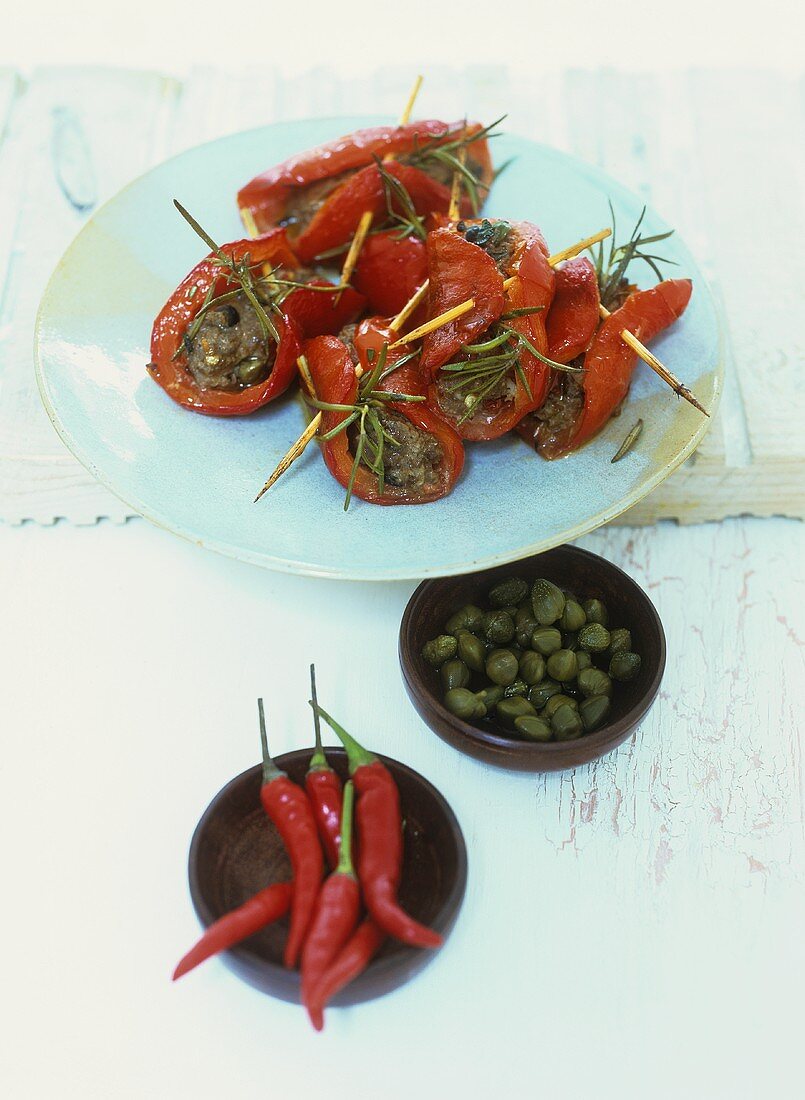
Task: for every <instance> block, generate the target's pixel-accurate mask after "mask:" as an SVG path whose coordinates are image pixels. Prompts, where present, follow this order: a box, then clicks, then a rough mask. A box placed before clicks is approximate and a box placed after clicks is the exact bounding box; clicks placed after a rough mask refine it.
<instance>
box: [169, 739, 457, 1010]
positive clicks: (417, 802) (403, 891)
mask: <svg viewBox="0 0 805 1100" xmlns="http://www.w3.org/2000/svg"><path fill="white" fill-rule="evenodd" d="M326 752H327V759H328V761H329V763H330V765H331V766H332V767H333V768H335V770H336V771H337V772H338V773H339V775H340V776H341V778H342V779H344V780H346V779H347V778H348V769H347V758H346V753H345V752H344V750H343V749H340V748H336V749H331V748H328V749H327V750H326ZM310 755H311V752H310V750H309V749H302V750H299V751H297V752H289V753H286V754H285V755H284V756H279V757H277V759H276V763H277V765H278V766H279V767H280V768H282V770H283V771H285V772H287V773H288V775H289V776H290V777H291V779H293V780H295V781H296V782H297V783H304V780H305V772H306V771H307V767H308V763H309V761H310ZM380 759H381V760H382V761H383V763H384V764H385V765H386V767H387V768H389V769H390V771H391V773H392V775H393V776H394V779H395V781H396V783H397V787H398V789H399V792H400V804H401V808H402V813H403V818H404V821H405V828H404V857H403V876H402V882H401V883H400V891H399V899H400V903H401V904H402V906H403V908H405V909H406V910H407V911H408V912H409V913H410V914H411V915H412V916H413V917H415V918H416V919H417V920H419V921H422V922H423V923H424V924H427V925H428V926H429V927H431V928H435V929H436V931H437V932H439V933H441V935H442V936H443V937H444V938H445V939H446V938H447V936H448V934H449V932H450V930H451V929H452V927H453V925H454V923H455V921H456V918H457V916H458V911H459V909H460V908H461V902H462V900H463V898H464V890H465V887H466V884H467V850H466V847H465V845H464V837H463V836H462V834H461V829H460V828H459V824H458V822H457V821H456V817H455V814H454V813H453V811H452V810H451V809H450V807H449V806H448V804H447V803H446V802H445V800H444V798H443V797H442V796H441V795H440V794H439V792H438V791H437V790H436V788H435V787H433V786H432V785H431V784H430V783H429V782H428V781H427V780H426V779H423V777H422V776H421V775H419V774H417V772H415V771H412V769H411V768H407V767H406V766H405V764H400V763H398V762H397V761H396V760H390V759H389V758H388V757H385V756H381V757H380ZM261 776H262V769H261V768H260V766H259V765H257V766H256V767H254V768H250V769H249V770H248V771H245V772H243V773H241V775H239V776H237V777H236V778H235V779H233V780H232V781H231V782H230V783H227V785H226V786H225V787H224V788H223V790H221V791H219V792H218V794H217V795H216V796H215V798H214V799H213V800H212V802H211V803H210V805H209V806H208V807H207V809H206V810H205V811H204V815H203V817H202V818H201V820H200V821H199V823H198V825H197V826H196V831H195V833H194V834H193V839H192V841H191V844H190V857H189V861H188V874H189V878H190V896H191V898H192V900H193V906H194V907H195V910H196V914H197V915H198V918H199V920H200V921H201V923H202V924H203V925H204V926H205V928H206V927H207V926H208V925H210V924H212V922H213V921H214V920H217V919H218V918H219V917H221V916H223V914H224V913H226V912H228V911H229V910H230V909H234V908H236V906H238V905H241V904H242V903H243V902H244V901H246V899H247V898H248V897H250V896H251V895H252V894H254V893H256V892H257V891H258V890H261V889H263V888H264V887H265V886H268V885H269V884H270V883H272V882H280V881H284V880H287V879H289V878H290V873H291V872H290V864H289V862H288V856H287V854H286V852H285V847H284V845H283V843H282V840H281V839H280V835H279V833H278V832H277V830H276V829H275V828H274V826H273V825H272V824H271V822H270V821H269V820H268V818H267V817H266V815H265V812H264V811H263V808H262V806H261V804H260V784H261ZM287 935H288V921H287V918H286V919H284V920H281V921H278V922H277V923H276V924H274V925H270V926H269V927H268V928H265V929H263V930H262V931H261V932H258V933H257V934H256V935H254V936H251V937H250V938H249V939H248V940H245V941H244V942H243V943H242V944H239V945H238V946H237V947H234V948H232V949H231V950H229V951H224V952H223V953H222V954H221V958H222V959H223V961H224V962H225V963H226V964H227V966H229V968H230V969H231V970H234V972H235V973H236V974H237V975H238V976H239V977H241V978H243V979H244V981H247V982H249V984H250V985H253V986H255V987H256V988H257V989H260V990H262V991H263V992H265V993H270V994H271V995H272V996H274V997H279V998H281V999H282V1000H283V1001H294V1002H296V1003H297V1004H298V1003H299V999H300V998H299V972H298V971H296V970H287V969H286V968H285V967H284V966H283V964H282V951H283V947H284V946H285V940H286V937H287ZM436 954H437V952H435V951H430V950H423V949H418V948H413V947H407V946H405V945H404V944H401V943H397V942H396V941H392V940H387V941H386V943H385V944H384V945H383V947H382V948H381V949H380V951H379V952H378V954H377V955H376V956H375V958H374V959H373V960H372V962H371V963H370V964H369V966H368V967H367V968H366V970H365V971H364V972H363V974H361V975H360V976H359V977H357V978H356V979H355V981H354V982H352V983H351V984H350V985H348V986H347V987H346V988H345V989H343V990H342V991H341V992H340V993H339V994H338V996H337V997H335V998H334V999H333V1001H332V1003H333V1004H334V1005H350V1004H357V1003H358V1002H360V1001H368V1000H371V999H372V998H373V997H379V996H381V994H383V993H388V992H389V991H390V990H392V989H396V988H397V986H399V985H402V984H403V983H404V982H407V981H408V979H409V978H412V977H413V976H414V975H415V974H416V973H418V972H419V971H420V970H422V968H423V967H425V966H427V964H428V963H429V962H430V961H431V959H433V958H434V957H435V955H436Z"/></svg>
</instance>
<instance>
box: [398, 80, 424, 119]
mask: <svg viewBox="0 0 805 1100" xmlns="http://www.w3.org/2000/svg"><path fill="white" fill-rule="evenodd" d="M423 79H424V78H423V77H422V76H420V75H417V78H416V80H415V81H414V83H413V86H412V88H411V92H410V94H409V96H408V102H407V103H406V104H405V108H404V110H403V113H402V114H401V115H400V126H405V124H406V122H410V121H411V112H412V111H413V109H414V103H416V97H417V96H418V95H419V89H420V88H421V87H422V81H423Z"/></svg>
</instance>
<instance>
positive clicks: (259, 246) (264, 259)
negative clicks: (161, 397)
mask: <svg viewBox="0 0 805 1100" xmlns="http://www.w3.org/2000/svg"><path fill="white" fill-rule="evenodd" d="M221 251H222V252H223V253H225V254H226V255H227V256H230V257H231V258H232V259H234V260H236V261H239V260H242V259H243V258H244V257H245V256H246V255H247V254H248V257H249V261H250V264H251V265H254V266H255V267H260V266H262V264H264V263H270V264H274V265H278V264H279V265H288V266H290V267H294V268H295V267H298V261H297V259H296V257H295V256H294V254H293V252H292V251H291V249H290V248H289V247H288V242H287V239H286V236H285V232H284V230H281V229H274V230H272V231H271V232H270V233H266V234H265V235H264V236H262V237H258V238H256V239H255V240H253V241H250V240H243V241H234V242H232V243H231V244H225V245H222V246H221ZM238 285H239V284H238V283H237V281H236V280H234V279H233V278H232V276H231V274H230V275H229V276H228V275H227V271H226V269H225V268H224V267H222V266H221V264H220V263H219V262H217V260H216V258H215V256H214V255H213V254H212V253H210V255H209V256H207V257H206V258H205V259H203V260H202V261H201V262H200V263H198V264H196V266H195V267H194V268H193V270H192V271H191V272H190V274H189V275H187V276H186V278H184V279H183V280H182V282H181V283H180V284H179V286H178V287H177V288H176V290H175V291H174V292H173V294H171V296H170V298H169V299H168V301H167V302H166V303H165V305H164V306H163V308H162V311H161V312H160V314H159V316H158V317H157V319H156V321H155V322H154V327H153V330H152V332H151V362H150V363H149V364H148V372H149V374H150V375H151V377H152V378H153V379H154V380H155V381H156V382H158V383H159V385H160V386H162V388H163V389H164V390H165V392H166V393H167V394H168V396H169V397H172V398H173V400H174V401H176V402H177V403H178V404H179V405H182V406H184V408H186V409H192V410H193V411H194V412H199V413H204V414H206V415H207V416H244V415H246V414H247V413H251V412H254V411H255V409H259V408H262V406H263V405H266V404H268V402H269V401H273V400H274V398H275V397H279V395H280V394H281V393H284V392H285V390H286V389H287V388H288V386H289V385H290V383H291V381H292V380H293V378H294V377H295V374H296V360H297V357H298V355H299V352H300V347H299V334H298V332H297V329H296V326H295V325H294V323H293V322H292V321H290V320H289V319H288V315H287V312H286V314H285V315H283V316H278V315H277V314H275V313H272V321H273V323H274V324H275V326H276V329H277V332H278V334H279V338H280V339H279V345H278V347H277V353H276V358H275V360H274V365H273V367H272V369H271V373H270V374H269V375H268V377H267V378H266V379H265V380H264V381H262V382H258V383H256V384H255V385H253V386H247V387H245V388H244V389H242V390H235V391H227V390H216V389H212V388H205V387H202V386H200V385H199V384H198V382H196V380H195V378H194V377H193V375H192V374H191V373H190V371H189V370H188V369H187V355H186V352H185V351H184V349H183V348H182V342H183V339H184V336H185V333H186V332H187V330H188V328H189V326H190V325H191V324H192V322H193V320H194V319H195V317H196V315H197V314H198V313H199V311H200V310H201V308H202V307H203V305H204V302H205V300H206V299H207V295H208V294H210V295H211V296H214V297H217V296H218V295H220V294H223V293H225V292H226V291H229V290H232V289H236V288H237V286H238ZM311 293H316V292H313V291H311Z"/></svg>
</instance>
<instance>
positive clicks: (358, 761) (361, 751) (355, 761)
mask: <svg viewBox="0 0 805 1100" xmlns="http://www.w3.org/2000/svg"><path fill="white" fill-rule="evenodd" d="M310 705H311V706H312V707H313V706H315V709H316V710H317V711H318V712H319V714H320V715H321V716H322V718H323V719H324V721H325V722H326V723H327V725H328V726H330V728H331V729H332V730H334V731H335V734H336V736H337V737H338V740H339V741H340V742H341V744H342V745H343V746H344V748H345V749H346V750H347V759H348V760H349V773H350V775H354V774H355V772H356V771H357V770H358V768H360V767H363V766H364V765H366V764H374V763H375V761H376V760H377V757H376V756H375V754H374V753H373V752H369V750H368V749H365V748H364V747H363V745H359V744H358V742H357V741H356V740H355V738H354V737H352V735H351V734H349V733H347V731H346V730H345V729H344V727H343V726H339V724H338V722H336V720H335V718H333V717H331V715H329V714H328V713H327V711H326V710H325V709H324V707H320V706H319V705H318V703H315V704H314V703H313V701H312V700H311V703H310Z"/></svg>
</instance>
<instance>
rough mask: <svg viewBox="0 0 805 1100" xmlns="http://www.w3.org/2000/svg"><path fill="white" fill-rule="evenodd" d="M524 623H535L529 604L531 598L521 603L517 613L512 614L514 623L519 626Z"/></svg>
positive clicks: (532, 610)
mask: <svg viewBox="0 0 805 1100" xmlns="http://www.w3.org/2000/svg"><path fill="white" fill-rule="evenodd" d="M524 623H533V624H534V626H536V625H537V620H536V619H535V618H534V609H533V607H532V606H531V600H527V601H526V602H525V603H521V604H520V606H519V607H518V608H517V614H516V615H515V616H514V625H515V626H517V627H519V626H522V625H523V624H524Z"/></svg>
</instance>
